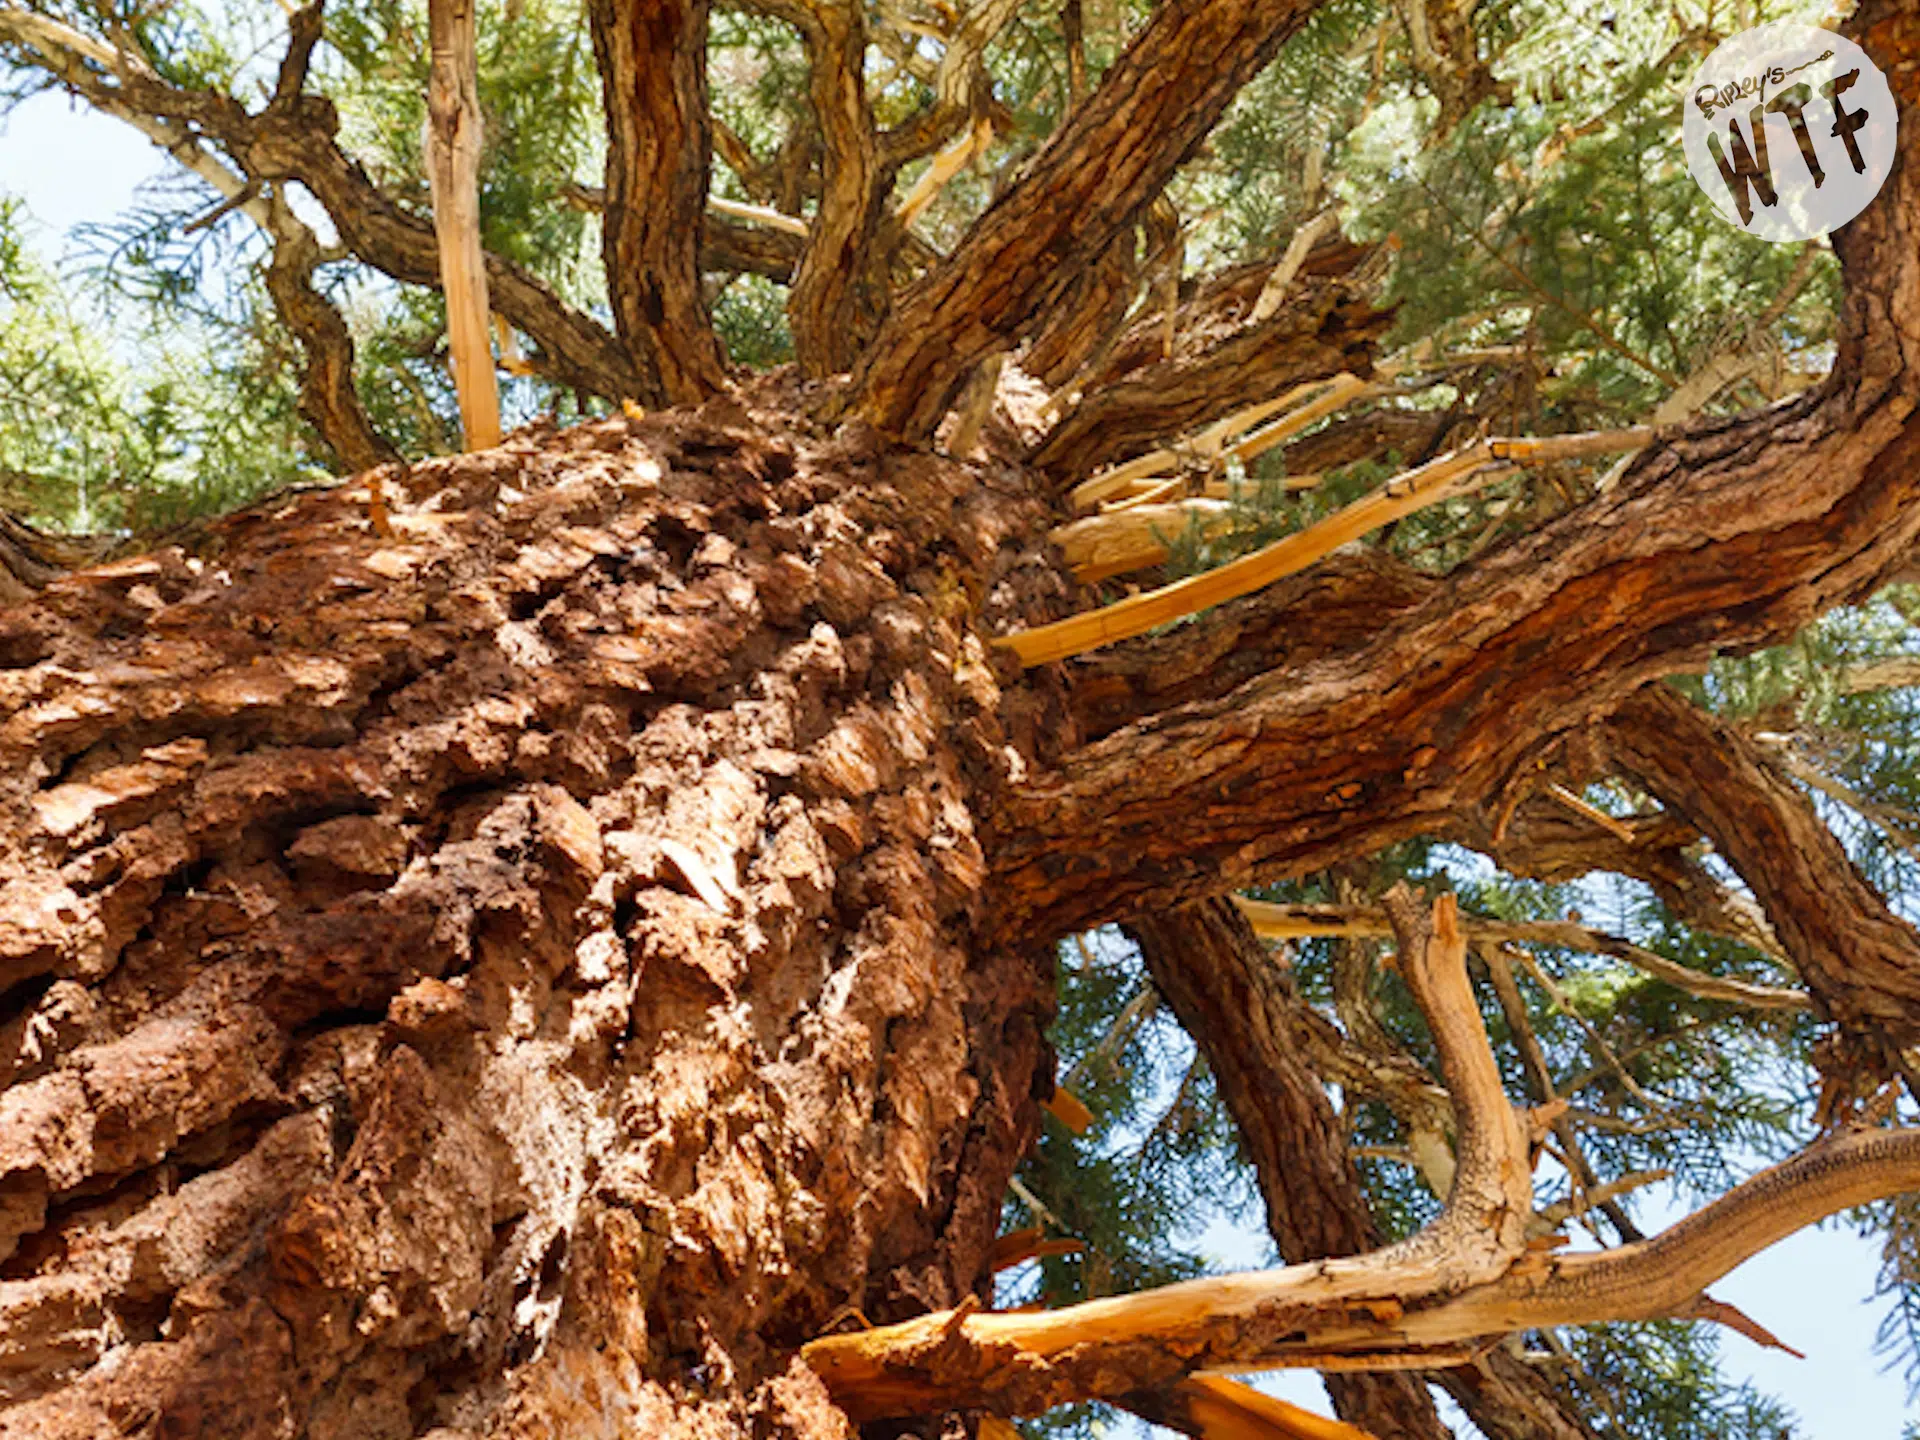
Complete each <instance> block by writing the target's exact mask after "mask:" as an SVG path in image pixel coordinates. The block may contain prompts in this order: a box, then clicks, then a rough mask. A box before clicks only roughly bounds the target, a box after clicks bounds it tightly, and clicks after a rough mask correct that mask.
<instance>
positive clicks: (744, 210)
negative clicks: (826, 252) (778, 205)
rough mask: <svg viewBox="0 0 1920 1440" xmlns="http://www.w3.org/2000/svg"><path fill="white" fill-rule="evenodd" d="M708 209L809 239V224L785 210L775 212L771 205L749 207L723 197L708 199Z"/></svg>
mask: <svg viewBox="0 0 1920 1440" xmlns="http://www.w3.org/2000/svg"><path fill="white" fill-rule="evenodd" d="M707 208H708V209H709V210H711V211H712V212H713V213H714V214H716V215H724V216H726V217H727V218H728V219H729V220H743V221H745V222H746V223H747V224H749V225H765V226H766V227H767V228H768V229H769V230H783V231H785V232H786V233H787V234H789V235H798V236H799V237H800V238H801V239H802V240H804V239H806V238H807V222H806V221H805V220H802V219H801V218H800V217H799V216H798V215H789V214H787V213H786V212H785V211H783V210H775V209H774V208H773V207H772V206H770V205H747V204H743V203H742V202H740V201H738V200H728V199H726V198H724V197H723V196H719V195H710V196H708V197H707Z"/></svg>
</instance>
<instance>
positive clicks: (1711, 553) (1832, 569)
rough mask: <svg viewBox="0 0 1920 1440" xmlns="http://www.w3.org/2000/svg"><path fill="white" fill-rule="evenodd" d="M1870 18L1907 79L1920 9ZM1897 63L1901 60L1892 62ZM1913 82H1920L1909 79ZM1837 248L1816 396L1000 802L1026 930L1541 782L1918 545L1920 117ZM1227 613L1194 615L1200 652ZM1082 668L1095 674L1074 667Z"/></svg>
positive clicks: (1080, 754)
mask: <svg viewBox="0 0 1920 1440" xmlns="http://www.w3.org/2000/svg"><path fill="white" fill-rule="evenodd" d="M1878 13H1879V12H1875V11H1872V10H1863V11H1862V12H1861V16H1860V19H1859V23H1860V25H1861V28H1862V29H1863V30H1864V31H1865V34H1864V38H1865V39H1866V41H1867V43H1868V44H1869V45H1881V46H1883V47H1885V49H1884V58H1885V61H1886V65H1885V66H1883V68H1888V67H1892V68H1894V69H1897V68H1898V66H1899V64H1901V63H1904V58H1905V57H1907V56H1910V55H1914V54H1920V19H1916V18H1915V17H1911V16H1907V15H1906V14H1904V12H1902V13H1900V14H1899V15H1897V16H1891V17H1888V18H1875V16H1876V15H1877V14H1878ZM1889 73H1892V70H1891V69H1890V70H1889ZM1900 73H1901V74H1902V75H1903V77H1905V78H1903V80H1902V81H1901V82H1900V83H1901V85H1902V86H1903V87H1904V89H1903V92H1902V93H1903V95H1905V96H1906V97H1907V98H1908V99H1913V98H1915V97H1916V95H1920V80H1916V79H1915V78H1914V76H1915V72H1913V71H1902V72H1900ZM1908 128H1909V130H1912V131H1913V132H1914V133H1913V134H1908V133H1905V132H1903V133H1902V135H1901V139H1900V145H1901V154H1900V155H1899V156H1898V158H1897V159H1896V161H1895V164H1894V168H1893V173H1892V175H1891V176H1890V178H1889V179H1888V181H1887V184H1886V186H1885V188H1884V190H1883V191H1882V192H1881V195H1880V197H1879V198H1878V199H1877V200H1876V201H1875V202H1874V204H1873V205H1871V206H1869V207H1868V208H1867V210H1866V211H1864V212H1863V213H1862V215H1861V217H1860V218H1859V219H1858V220H1856V221H1855V222H1854V223H1853V224H1851V225H1850V226H1848V227H1847V228H1846V230H1845V231H1844V232H1842V234H1841V236H1840V237H1839V241H1838V242H1837V248H1838V249H1839V250H1840V252H1841V260H1842V265H1843V271H1844V274H1845V279H1846V284H1847V286H1848V300H1847V305H1846V312H1845V326H1844V330H1843V335H1842V340H1841V344H1840V347H1839V359H1838V361H1837V364H1836V371H1835V374H1834V377H1833V378H1832V379H1831V381H1830V382H1829V383H1828V384H1826V385H1825V386H1823V387H1821V388H1820V389H1819V390H1817V391H1813V392H1809V393H1807V394H1805V395H1802V396H1797V397H1795V398H1794V399H1792V400H1790V401H1786V402H1783V403H1781V404H1779V405H1777V406H1773V407H1770V408H1769V409H1767V410H1765V411H1762V412H1759V413H1757V414H1753V415H1748V416H1743V417H1740V418H1737V419H1733V420H1726V421H1708V422H1702V423H1700V424H1698V425H1696V426H1693V427H1690V428H1689V429H1687V430H1685V431H1683V432H1680V433H1678V434H1675V435H1673V436H1672V437H1671V438H1669V439H1667V440H1665V441H1663V442H1656V443H1655V444H1653V445H1651V446H1649V447H1648V448H1647V449H1646V450H1645V451H1643V452H1642V453H1641V455H1640V456H1639V457H1638V458H1637V460H1636V461H1635V463H1634V464H1633V465H1632V466H1631V467H1630V468H1629V470H1628V471H1627V472H1626V474H1625V475H1624V476H1623V478H1622V479H1621V480H1620V481H1619V482H1618V483H1617V484H1616V485H1615V486H1613V487H1611V488H1610V489H1609V490H1607V491H1606V492H1604V493H1602V494H1600V495H1598V496H1596V497H1595V498H1594V499H1592V500H1590V501H1588V502H1586V503H1585V504H1583V505H1581V506H1578V507H1576V508H1575V509H1573V510H1571V511H1569V512H1567V513H1566V514H1564V515H1562V516H1561V517H1559V518H1558V519H1557V520H1555V521H1553V522H1551V523H1549V524H1547V525H1545V526H1543V527H1542V528H1540V529H1539V530H1537V531H1535V532H1534V533H1532V534H1531V535H1529V536H1526V537H1524V538H1522V539H1519V540H1517V541H1515V542H1514V543H1512V544H1511V545H1509V546H1508V547H1507V548H1505V549H1503V550H1501V551H1499V552H1496V553H1494V554H1492V555H1490V556H1488V557H1487V558H1485V559H1483V560H1481V561H1478V562H1476V563H1473V564H1471V565H1469V566H1466V567H1463V568H1462V569H1461V570H1460V571H1457V572H1455V574H1454V575H1453V576H1451V577H1449V579H1448V580H1447V581H1445V582H1444V583H1443V584H1441V585H1440V586H1439V587H1437V588H1436V589H1435V590H1433V591H1432V592H1431V593H1430V594H1429V595H1428V596H1426V597H1425V598H1424V599H1422V600H1420V601H1419V602H1418V603H1416V604H1415V605H1414V606H1413V607H1412V608H1411V609H1410V610H1408V611H1405V612H1403V613H1401V614H1399V615H1396V616H1392V617H1390V618H1389V617H1384V616H1383V617H1381V618H1380V622H1379V626H1378V631H1377V634H1375V635H1374V637H1373V638H1372V639H1371V640H1370V641H1368V642H1366V643H1363V644H1362V645H1361V646H1359V647H1358V648H1356V649H1354V650H1352V651H1350V652H1347V653H1346V654H1344V655H1339V656H1334V657H1329V658H1327V659H1325V660H1322V661H1319V662H1318V663H1309V664H1306V665H1303V666H1301V667H1300V668H1299V669H1297V670H1283V671H1276V672H1270V673H1268V674H1265V675H1261V676H1257V677H1254V678H1252V679H1250V680H1248V681H1247V683H1245V684H1244V685H1242V686H1241V688H1240V689H1239V690H1237V691H1234V692H1231V693H1227V692H1226V691H1225V688H1224V686H1225V683H1226V682H1225V681H1223V682H1222V686H1221V687H1220V688H1217V689H1214V690H1213V691H1212V693H1211V694H1210V695H1209V696H1207V698H1199V697H1196V698H1195V699H1194V700H1193V701H1192V703H1189V704H1187V705H1185V706H1182V707H1179V708H1175V709H1171V710H1167V711H1162V712H1160V713H1159V714H1156V715H1153V716H1150V717H1148V718H1145V719H1143V720H1141V721H1139V722H1137V723H1136V724H1134V725H1132V726H1130V727H1128V728H1127V729H1124V730H1121V731H1115V732H1113V733H1110V734H1108V735H1106V736H1105V737H1104V738H1102V739H1100V740H1098V741H1095V742H1093V743H1091V744H1088V745H1084V746H1082V747H1081V748H1080V749H1079V750H1078V751H1076V752H1075V753H1073V754H1072V755H1071V756H1070V757H1069V758H1068V759H1067V760H1066V761H1065V762H1064V763H1063V764H1062V765H1060V766H1059V767H1057V768H1056V769H1054V770H1052V771H1050V772H1048V773H1046V774H1042V775H1038V776H1036V777H1035V778H1034V779H1033V780H1032V781H1031V782H1030V783H1029V784H1027V785H1026V786H1024V787H1023V788H1022V791H1021V792H1020V793H1019V794H1018V795H1017V796H1016V797H1014V799H1013V801H1012V803H1010V804H1009V805H1008V806H1007V807H1006V809H1005V811H1004V812H1003V813H1002V814H1001V815H1000V816H999V817H997V821H996V824H997V834H996V843H995V845H994V846H993V847H992V848H993V853H994V855H995V861H996V865H997V866H998V867H999V876H998V881H997V886H998V891H999V894H1000V896H1001V903H1002V906H1003V909H1002V916H1003V918H1004V923H1006V924H1007V925H1008V926H1009V927H1010V933H1028V934H1031V933H1047V934H1052V933H1061V932H1065V931H1071V930H1074V929H1078V928H1083V927H1084V926H1086V925H1087V924H1089V923H1092V922H1094V921H1096V920H1100V919H1105V918H1109V917H1116V916H1125V915H1128V914H1130V913H1139V912H1140V911H1141V910H1142V909H1143V908H1145V907H1146V906H1147V905H1149V904H1155V905H1165V904H1170V903H1177V902H1178V901H1180V900H1183V899H1192V898H1197V897H1199V896H1201V895H1204V894H1206V893H1209V892H1211V891H1216V890H1217V889H1218V888H1219V887H1221V886H1222V885H1227V886H1232V885H1236V884H1239V883H1241V882H1242V881H1243V880H1244V879H1245V878H1246V877H1247V876H1249V875H1250V874H1252V873H1254V872H1255V871H1256V870H1266V871H1272V872H1291V873H1300V872H1303V871H1305V870H1309V869H1316V868H1323V867H1324V866H1326V865H1327V864H1329V863H1331V862H1333V861H1336V860H1338V859H1339V858H1341V857H1343V856H1351V855H1354V854H1358V853H1362V852H1365V851H1370V850H1374V849H1377V848H1379V847H1380V846H1381V845H1383V844H1385V843H1388V842H1389V841H1391V840H1393V839H1396V838H1400V837H1404V836H1408V835H1413V834H1417V833H1421V832H1423V831H1425V832H1429V833H1440V832H1444V831H1445V830H1447V828H1448V827H1449V824H1450V820H1449V817H1450V816H1451V815H1452V814H1454V813H1455V812H1457V811H1459V810H1462V809H1465V808H1468V807H1471V806H1475V805H1482V804H1484V805H1486V807H1487V808H1488V809H1489V810H1490V811H1492V812H1494V813H1496V814H1498V813H1503V812H1504V810H1505V809H1506V808H1510V806H1511V805H1512V804H1515V803H1517V802H1518V801H1519V800H1520V799H1522V798H1524V796H1525V794H1526V793H1527V788H1528V786H1529V785H1530V784H1531V778H1532V777H1533V776H1534V775H1536V774H1537V770H1536V766H1537V765H1538V763H1539V762H1540V761H1541V760H1543V759H1544V758H1546V757H1547V756H1548V755H1550V754H1551V753H1552V751H1553V749H1554V747H1556V746H1557V745H1558V744H1559V743H1560V742H1561V740H1562V739H1563V738H1564V737H1566V736H1569V735H1571V734H1574V733H1577V732H1579V731H1581V730H1582V729H1583V728H1584V727H1585V726H1586V724H1587V723H1588V722H1589V721H1590V720H1591V719H1592V718H1593V717H1595V716H1597V715H1599V714H1603V713H1604V712H1605V711H1606V710H1608V709H1609V708H1611V707H1612V706H1614V705H1616V704H1618V703H1619V702H1620V701H1621V700H1622V699H1624V698H1625V697H1626V696H1627V695H1629V694H1631V693H1632V692H1633V691H1635V690H1637V689H1639V688H1640V687H1642V686H1643V685H1646V684H1648V683H1650V682H1651V681H1653V680H1655V679H1658V678H1659V677H1661V676H1663V675H1666V674H1671V673H1673V672H1674V671H1676V670H1681V669H1686V668H1691V667H1698V666H1702V665H1704V664H1705V663H1706V662H1707V661H1708V659H1710V658H1711V656H1712V655H1713V654H1715V653H1717V652H1719V651H1723V650H1741V649H1747V648H1752V647H1755V646H1759V645H1764V644H1768V643H1773V642H1777V641H1780V640H1784V639H1785V638H1786V637H1788V636H1789V635H1791V634H1793V633H1794V632H1795V631H1796V630H1798V629H1799V628H1800V627H1801V626H1802V625H1804V624H1805V623H1806V622H1807V621H1809V620H1810V619H1812V618H1813V617H1814V616H1816V615H1818V614H1819V613H1821V612H1822V611H1823V610H1825V609H1828V608H1830V607H1832V606H1834V605H1837V604H1842V603H1846V602H1849V601H1853V600H1858V599H1860V598H1862V597H1864V596H1865V595H1867V594H1869V593H1871V591H1872V590H1873V589H1874V588H1875V587H1876V585H1878V584H1880V583H1881V582H1882V581H1883V580H1884V579H1885V578H1886V577H1888V576H1890V575H1892V574H1894V573H1896V572H1897V571H1898V570H1899V568H1900V567H1901V565H1902V564H1903V563H1904V557H1905V555H1906V553H1907V552H1908V550H1909V549H1910V548H1911V546H1912V545H1913V544H1914V543H1915V541H1916V540H1917V539H1920V504H1916V503H1915V502H1916V500H1920V417H1916V415H1915V405H1916V400H1920V232H1917V231H1916V228H1915V227H1916V225H1917V224H1920V219H1917V218H1916V217H1920V160H1917V158H1916V156H1917V154H1920V128H1916V127H1908ZM1209 628H1210V627H1209V626H1208V625H1207V624H1206V622H1204V621H1203V622H1201V623H1199V624H1197V625H1194V626H1192V627H1190V630H1191V633H1192V634H1193V635H1194V636H1195V638H1196V640H1197V642H1198V643H1200V644H1203V645H1204V644H1207V643H1209V642H1208V641H1207V640H1206V639H1205V636H1206V635H1207V633H1208V630H1209ZM1075 673H1077V670H1076V667H1069V669H1068V674H1069V675H1070V676H1071V675H1073V674H1075Z"/></svg>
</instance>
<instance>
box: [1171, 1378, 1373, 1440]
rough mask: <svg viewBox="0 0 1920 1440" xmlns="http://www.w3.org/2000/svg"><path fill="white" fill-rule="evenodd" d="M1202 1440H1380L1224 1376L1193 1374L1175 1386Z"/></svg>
mask: <svg viewBox="0 0 1920 1440" xmlns="http://www.w3.org/2000/svg"><path fill="white" fill-rule="evenodd" d="M1176 1399H1177V1400H1178V1401H1181V1402H1184V1410H1185V1416H1184V1418H1185V1419H1187V1420H1188V1421H1189V1422H1191V1423H1193V1424H1194V1425H1196V1426H1197V1427H1198V1428H1197V1432H1196V1433H1197V1434H1198V1435H1199V1436H1200V1440H1376V1437H1375V1436H1374V1434H1373V1432H1372V1431H1371V1430H1362V1429H1360V1427H1359V1426H1357V1425H1348V1424H1346V1423H1345V1422H1343V1421H1340V1420H1334V1419H1330V1418H1329V1417H1327V1416H1325V1415H1316V1414H1315V1413H1314V1412H1313V1411H1311V1410H1305V1409H1302V1408H1301V1407H1300V1406H1298V1405H1294V1404H1291V1403H1289V1402H1288V1401H1285V1400H1282V1399H1280V1398H1279V1397H1278V1396H1275V1395H1267V1394H1264V1393H1262V1392H1261V1391H1259V1390H1256V1389H1254V1388H1253V1387H1252V1386H1251V1385H1243V1384H1241V1383H1240V1382H1239V1381H1237V1380H1229V1379H1228V1378H1227V1377H1226V1376H1224V1375H1193V1376H1189V1377H1188V1378H1187V1379H1185V1380H1183V1381H1181V1382H1180V1384H1179V1385H1178V1386H1177V1387H1176Z"/></svg>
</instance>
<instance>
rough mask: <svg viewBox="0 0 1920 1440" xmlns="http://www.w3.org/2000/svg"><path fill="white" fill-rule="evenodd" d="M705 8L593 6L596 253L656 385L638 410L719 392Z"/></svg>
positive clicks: (620, 323) (683, 0) (637, 356)
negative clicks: (600, 154) (708, 225)
mask: <svg viewBox="0 0 1920 1440" xmlns="http://www.w3.org/2000/svg"><path fill="white" fill-rule="evenodd" d="M707 8H708V7H707V0H672V3H666V4H662V3H657V0H592V3H591V4H590V5H589V6H588V19H589V20H590V22H591V23H592V26H593V53H594V57H595V59H596V60H597V61H598V63H599V66H600V83H601V88H602V93H603V96H604V102H605V108H606V116H607V170H606V176H607V181H606V195H605V209H604V211H603V218H602V221H601V226H602V247H603V253H604V255H605V259H606V272H607V290H608V296H609V299H610V300H611V302H612V306H613V319H614V326H615V328H616V329H617V330H618V332H619V335H620V340H621V343H622V344H624V345H625V346H626V347H627V351H628V353H629V354H630V355H631V356H632V357H633V369H634V370H635V371H637V372H638V373H639V374H641V375H643V376H645V377H647V378H648V379H649V381H650V382H651V383H650V385H649V386H648V388H647V389H646V390H645V391H643V392H639V393H636V394H635V395H634V397H633V398H635V399H638V400H641V401H643V402H645V403H646V404H649V405H662V404H666V405H688V404H694V403H696V402H698V401H700V400H704V399H705V398H706V397H707V396H709V395H711V394H712V393H713V392H714V391H715V390H717V389H719V388H720V387H721V386H722V385H723V384H725V382H726V367H725V364H724V363H723V361H722V359H721V356H720V341H719V337H718V336H716V335H715V334H714V332H713V325H712V322H711V321H710V320H709V318H708V316H707V308H706V305H705V303H704V302H703V300H702V299H701V292H700V269H699V263H698V261H699V255H700V239H701V225H702V222H703V220H704V218H705V214H706V208H707V176H708V171H709V169H710V168H711V166H712V161H713V153H712V150H713V147H712V140H711V137H710V134H709V132H708V128H707Z"/></svg>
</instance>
